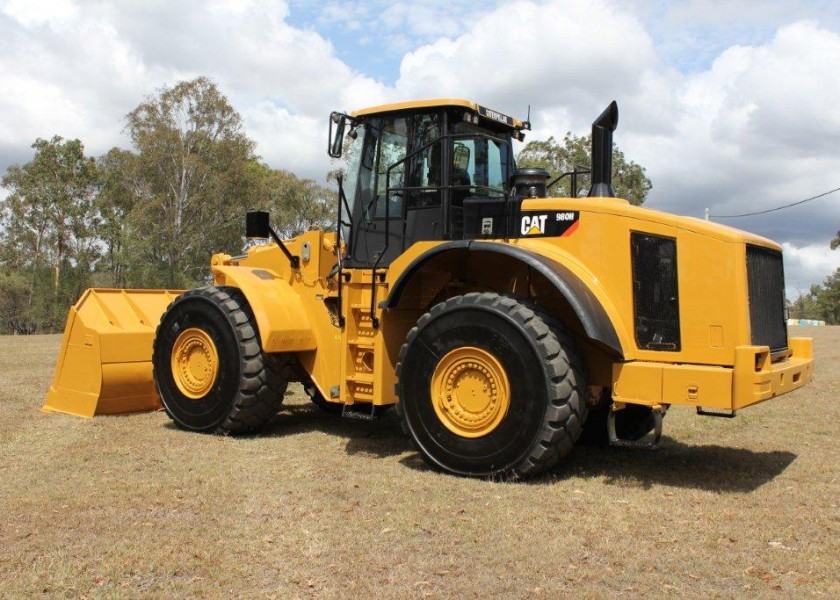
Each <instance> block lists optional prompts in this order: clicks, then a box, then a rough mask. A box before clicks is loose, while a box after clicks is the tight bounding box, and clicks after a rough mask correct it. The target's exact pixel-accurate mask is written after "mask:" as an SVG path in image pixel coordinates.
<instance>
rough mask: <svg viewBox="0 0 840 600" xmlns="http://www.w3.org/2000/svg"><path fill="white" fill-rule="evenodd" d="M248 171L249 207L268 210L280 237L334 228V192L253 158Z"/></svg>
mask: <svg viewBox="0 0 840 600" xmlns="http://www.w3.org/2000/svg"><path fill="white" fill-rule="evenodd" d="M248 173H249V178H250V184H249V193H250V195H251V200H250V204H249V207H250V208H255V209H262V210H267V211H269V212H270V213H271V217H272V221H273V223H274V228H275V230H276V231H277V233H278V235H280V237H294V236H296V235H300V234H301V233H303V232H305V231H310V230H312V229H330V228H333V227H335V192H332V191H330V190H329V189H327V188H325V187H324V186H321V185H318V184H317V183H316V182H314V181H313V180H311V179H301V178H299V177H297V176H296V175H295V174H294V173H290V172H289V171H284V170H282V169H272V168H270V167H268V165H265V164H262V163H259V162H257V161H256V160H254V161H251V162H250V163H249V165H248Z"/></svg>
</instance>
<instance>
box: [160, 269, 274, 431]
mask: <svg viewBox="0 0 840 600" xmlns="http://www.w3.org/2000/svg"><path fill="white" fill-rule="evenodd" d="M287 363H288V357H287V356H285V355H275V354H266V353H264V352H263V351H262V348H261V345H260V340H259V336H258V333H257V330H256V328H255V327H254V325H252V322H251V318H250V307H248V305H247V302H246V301H245V298H244V296H243V295H242V294H241V293H240V292H239V291H238V290H233V289H230V290H229V289H219V288H216V287H213V286H208V287H203V288H199V289H195V290H190V291H188V292H186V293H185V294H183V295H182V296H180V297H178V298H177V299H176V300H175V301H174V302H173V303H172V304H170V305H169V307H168V308H167V310H166V313H164V315H163V317H162V318H161V322H160V325H159V326H158V329H157V333H156V335H155V341H154V346H153V353H152V366H153V370H154V377H155V384H156V385H157V388H158V393H159V394H160V397H161V401H162V402H163V406H164V408H165V409H166V413H167V414H168V415H169V417H170V418H171V419H172V420H173V421H174V422H175V424H176V425H178V426H179V427H181V428H183V429H188V430H191V431H199V432H208V433H209V432H216V433H224V434H240V433H250V432H252V431H255V430H257V429H259V428H261V427H262V426H263V425H265V424H266V423H267V422H268V421H269V420H270V419H271V418H272V416H273V415H274V414H275V413H276V412H277V410H278V409H279V407H280V403H281V402H282V400H283V394H284V393H285V391H286V386H287V384H288V381H287V378H286V375H287V373H288V368H287V367H288V365H287Z"/></svg>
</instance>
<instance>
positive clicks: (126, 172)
mask: <svg viewBox="0 0 840 600" xmlns="http://www.w3.org/2000/svg"><path fill="white" fill-rule="evenodd" d="M97 166H98V168H99V172H100V179H101V187H100V189H99V194H98V195H97V197H96V210H97V212H98V215H99V225H98V227H97V234H98V236H99V239H100V240H101V241H102V245H103V250H104V253H103V263H104V264H103V265H102V266H101V267H102V268H101V269H100V270H101V272H103V273H105V274H107V278H106V281H107V283H106V285H109V286H113V287H125V286H126V285H127V277H128V272H127V271H128V265H129V255H130V252H129V248H128V247H127V244H128V239H129V237H130V231H129V222H130V221H131V219H130V216H131V214H132V211H133V210H134V208H135V207H136V206H137V204H138V203H139V202H140V201H141V199H144V198H145V199H147V200H151V198H152V194H151V193H150V192H149V189H148V188H149V186H148V185H147V184H146V182H145V181H144V180H143V179H142V178H141V177H140V176H139V160H138V157H137V155H135V154H134V153H132V152H129V151H128V150H121V149H119V148H112V149H111V150H109V151H108V153H107V154H105V155H104V156H101V157H100V158H99V159H98V160H97Z"/></svg>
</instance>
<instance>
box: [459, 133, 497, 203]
mask: <svg viewBox="0 0 840 600" xmlns="http://www.w3.org/2000/svg"><path fill="white" fill-rule="evenodd" d="M455 130H456V132H457V133H459V134H474V135H475V137H466V136H464V137H460V136H459V137H458V138H456V140H455V141H454V142H453V145H452V166H451V169H452V173H451V181H452V185H454V186H458V185H460V186H470V193H475V194H478V195H482V196H486V195H496V193H497V191H498V193H499V194H503V193H504V190H505V184H506V182H507V179H508V175H509V172H510V164H511V160H510V146H509V145H508V143H507V142H506V141H505V140H503V139H500V140H496V139H493V138H494V137H495V134H491V132H489V131H487V130H484V129H480V128H478V127H475V126H473V125H470V124H467V123H458V124H457V125H456V126H455Z"/></svg>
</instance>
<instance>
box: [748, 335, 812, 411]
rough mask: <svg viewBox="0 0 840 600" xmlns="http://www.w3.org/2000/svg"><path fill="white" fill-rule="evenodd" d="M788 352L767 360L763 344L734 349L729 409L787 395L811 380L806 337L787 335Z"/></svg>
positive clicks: (810, 355)
mask: <svg viewBox="0 0 840 600" xmlns="http://www.w3.org/2000/svg"><path fill="white" fill-rule="evenodd" d="M789 346H790V350H791V355H790V356H789V357H787V358H786V359H784V360H780V361H777V362H775V363H774V362H771V360H770V351H769V350H770V349H769V348H768V347H767V346H739V347H738V348H736V349H735V382H734V386H733V388H734V392H733V396H734V397H733V403H732V408H733V410H734V409H738V408H743V407H745V406H749V405H751V404H755V403H757V402H762V401H764V400H769V399H770V398H774V397H775V396H779V395H781V394H787V393H788V392H792V391H793V390H795V389H798V388H800V387H802V386H803V385H805V384H806V383H808V382H810V381H811V378H812V377H813V374H814V358H813V356H814V354H813V346H812V343H811V339H810V338H791V339H790V343H789Z"/></svg>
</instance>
